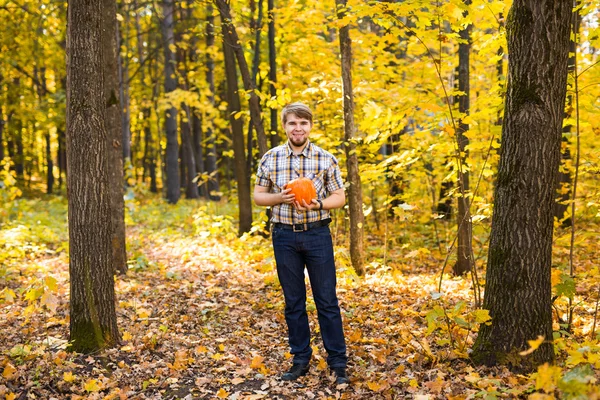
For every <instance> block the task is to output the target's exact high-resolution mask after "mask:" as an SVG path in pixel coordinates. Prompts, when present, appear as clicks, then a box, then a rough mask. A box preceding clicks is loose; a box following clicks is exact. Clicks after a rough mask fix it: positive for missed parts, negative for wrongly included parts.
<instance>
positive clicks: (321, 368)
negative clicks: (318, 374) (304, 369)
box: [317, 357, 327, 371]
mask: <svg viewBox="0 0 600 400" xmlns="http://www.w3.org/2000/svg"><path fill="white" fill-rule="evenodd" d="M326 369H327V361H325V359H324V358H322V357H321V359H320V360H319V363H318V364H317V371H325V370H326Z"/></svg>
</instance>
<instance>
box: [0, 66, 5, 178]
mask: <svg viewBox="0 0 600 400" xmlns="http://www.w3.org/2000/svg"><path fill="white" fill-rule="evenodd" d="M2 92H4V76H2V73H1V72H0V97H2ZM5 123H6V122H5V121H4V115H3V114H2V107H0V164H1V163H2V161H4V138H3V134H4V124H5ZM0 167H1V165H0Z"/></svg>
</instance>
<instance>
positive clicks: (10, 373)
mask: <svg viewBox="0 0 600 400" xmlns="http://www.w3.org/2000/svg"><path fill="white" fill-rule="evenodd" d="M2 377H3V378H4V379H6V380H7V381H12V380H13V379H15V378H16V377H17V369H16V368H15V367H14V366H13V365H12V364H11V363H8V364H6V366H5V367H4V371H3V372H2Z"/></svg>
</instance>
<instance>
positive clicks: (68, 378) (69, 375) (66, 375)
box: [63, 371, 75, 383]
mask: <svg viewBox="0 0 600 400" xmlns="http://www.w3.org/2000/svg"><path fill="white" fill-rule="evenodd" d="M63 380H64V381H65V382H69V383H71V382H73V381H74V380H75V375H73V373H72V372H71V371H68V372H65V373H63Z"/></svg>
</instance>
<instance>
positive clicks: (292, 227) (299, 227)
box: [273, 218, 331, 232]
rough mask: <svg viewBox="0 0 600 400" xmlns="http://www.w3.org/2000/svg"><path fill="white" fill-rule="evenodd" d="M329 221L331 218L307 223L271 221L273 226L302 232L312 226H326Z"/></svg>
mask: <svg viewBox="0 0 600 400" xmlns="http://www.w3.org/2000/svg"><path fill="white" fill-rule="evenodd" d="M330 222H331V218H325V219H322V220H320V221H316V222H309V223H307V224H282V223H280V222H275V223H273V227H274V228H281V229H290V230H292V231H294V232H304V231H307V230H309V229H313V228H320V227H322V226H327V225H329V223H330Z"/></svg>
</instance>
